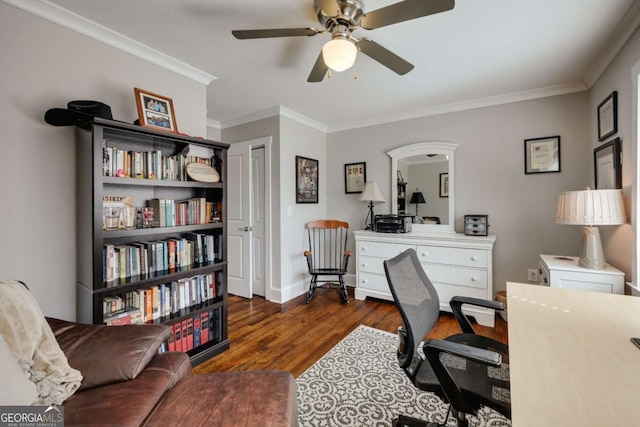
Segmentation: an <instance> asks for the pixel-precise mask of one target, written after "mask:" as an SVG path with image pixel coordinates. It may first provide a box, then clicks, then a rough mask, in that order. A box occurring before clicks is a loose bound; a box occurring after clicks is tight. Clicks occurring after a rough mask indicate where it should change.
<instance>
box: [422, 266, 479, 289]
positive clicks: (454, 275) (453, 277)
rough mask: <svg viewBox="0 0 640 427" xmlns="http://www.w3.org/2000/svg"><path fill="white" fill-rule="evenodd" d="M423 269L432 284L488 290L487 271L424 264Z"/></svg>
mask: <svg viewBox="0 0 640 427" xmlns="http://www.w3.org/2000/svg"><path fill="white" fill-rule="evenodd" d="M422 268H423V269H424V271H425V273H427V276H429V279H430V280H431V281H432V282H439V283H447V284H450V285H457V286H464V287H465V288H480V289H487V286H488V273H487V270H476V269H472V268H461V267H453V266H448V265H439V264H424V263H423V264H422Z"/></svg>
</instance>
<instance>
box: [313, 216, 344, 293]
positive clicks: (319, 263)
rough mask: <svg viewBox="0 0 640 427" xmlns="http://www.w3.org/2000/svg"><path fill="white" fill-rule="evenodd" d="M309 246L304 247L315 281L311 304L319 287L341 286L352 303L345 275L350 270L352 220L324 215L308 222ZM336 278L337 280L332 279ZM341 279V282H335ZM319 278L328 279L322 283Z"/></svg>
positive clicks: (342, 291) (338, 287)
mask: <svg viewBox="0 0 640 427" xmlns="http://www.w3.org/2000/svg"><path fill="white" fill-rule="evenodd" d="M306 227H307V232H308V235H309V250H306V251H304V256H305V257H306V258H307V265H308V267H309V274H311V282H310V283H309V294H308V295H307V304H309V302H310V301H311V298H313V294H314V293H315V292H316V289H318V288H324V289H327V288H334V289H340V292H341V294H342V299H343V300H344V302H345V303H346V304H348V303H349V295H348V294H347V285H346V284H345V282H344V279H343V276H344V275H345V274H347V265H348V264H349V257H350V256H351V251H348V250H347V235H348V234H349V224H348V223H346V222H344V221H337V220H330V219H323V220H319V221H313V222H310V223H308V224H307V226H306ZM331 279H333V280H331ZM336 279H337V281H338V283H337V284H335V280H336ZM318 282H320V283H324V284H322V285H319V284H318Z"/></svg>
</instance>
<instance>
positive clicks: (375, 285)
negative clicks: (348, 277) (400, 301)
mask: <svg viewBox="0 0 640 427" xmlns="http://www.w3.org/2000/svg"><path fill="white" fill-rule="evenodd" d="M358 287H359V288H363V289H368V290H372V291H378V292H386V293H388V294H391V289H389V283H388V282H387V276H385V275H384V274H371V273H358Z"/></svg>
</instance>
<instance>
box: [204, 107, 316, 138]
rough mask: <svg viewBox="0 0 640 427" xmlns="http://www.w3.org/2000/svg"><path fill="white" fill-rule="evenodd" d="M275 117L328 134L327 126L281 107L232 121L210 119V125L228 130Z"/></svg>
mask: <svg viewBox="0 0 640 427" xmlns="http://www.w3.org/2000/svg"><path fill="white" fill-rule="evenodd" d="M274 116H284V117H287V118H290V119H292V120H295V121H297V122H299V123H302V124H305V125H307V126H309V127H311V128H314V129H317V130H319V131H321V132H325V133H327V126H326V125H325V124H322V123H320V122H318V121H315V120H313V119H310V118H309V117H307V116H305V115H303V114H300V113H297V112H295V111H293V110H290V109H288V108H286V107H283V106H281V105H279V106H276V107H271V108H267V109H265V110H260V111H256V112H255V113H251V114H247V115H244V116H239V117H235V118H233V119H230V120H225V121H220V122H217V121H215V120H211V119H209V121H208V123H212V124H213V123H217V125H218V126H217V128H218V129H227V128H230V127H234V126H240V125H244V124H247V123H252V122H256V121H258V120H262V119H268V118H269V117H274ZM214 127H215V126H214Z"/></svg>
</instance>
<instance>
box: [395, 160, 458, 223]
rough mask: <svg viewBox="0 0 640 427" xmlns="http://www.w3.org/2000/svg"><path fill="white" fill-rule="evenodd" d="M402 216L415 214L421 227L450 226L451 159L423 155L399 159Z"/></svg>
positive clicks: (398, 208) (398, 170) (399, 211)
mask: <svg viewBox="0 0 640 427" xmlns="http://www.w3.org/2000/svg"><path fill="white" fill-rule="evenodd" d="M397 168H398V169H397V171H396V174H397V175H398V177H399V179H400V180H399V181H398V183H397V187H398V198H397V204H398V207H397V210H398V214H407V215H414V217H415V218H416V223H419V224H448V223H449V200H448V191H447V190H448V180H449V160H448V157H447V156H446V155H444V154H422V155H418V156H412V157H408V158H404V159H399V160H398V166H397Z"/></svg>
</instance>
